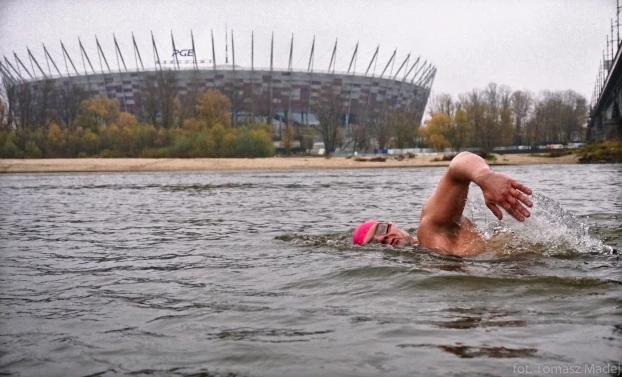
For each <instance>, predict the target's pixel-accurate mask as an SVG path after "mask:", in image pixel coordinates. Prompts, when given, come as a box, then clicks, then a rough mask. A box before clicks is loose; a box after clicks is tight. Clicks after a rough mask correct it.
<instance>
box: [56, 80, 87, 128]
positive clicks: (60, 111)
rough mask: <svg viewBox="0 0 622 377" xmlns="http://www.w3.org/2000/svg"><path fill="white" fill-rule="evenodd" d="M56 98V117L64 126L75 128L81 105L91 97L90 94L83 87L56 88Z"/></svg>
mask: <svg viewBox="0 0 622 377" xmlns="http://www.w3.org/2000/svg"><path fill="white" fill-rule="evenodd" d="M54 97H55V98H56V103H55V105H56V115H57V117H58V121H59V123H60V124H64V125H65V127H67V128H69V129H71V128H73V123H74V121H75V120H76V118H77V117H78V111H79V110H80V104H81V103H82V101H84V100H86V99H87V98H88V97H89V93H87V92H86V91H85V90H84V89H83V88H82V87H81V86H78V85H73V86H70V87H58V88H56V91H55V95H54Z"/></svg>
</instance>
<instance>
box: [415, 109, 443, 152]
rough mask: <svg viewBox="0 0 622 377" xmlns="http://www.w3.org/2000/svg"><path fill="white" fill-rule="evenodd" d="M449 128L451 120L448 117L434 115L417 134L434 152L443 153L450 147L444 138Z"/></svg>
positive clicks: (438, 114) (439, 114)
mask: <svg viewBox="0 0 622 377" xmlns="http://www.w3.org/2000/svg"><path fill="white" fill-rule="evenodd" d="M450 127H451V118H450V117H449V115H447V114H441V113H436V114H434V115H433V116H432V118H431V119H430V120H429V121H428V122H427V123H426V125H425V127H421V128H420V129H419V134H420V135H421V136H422V137H423V138H424V139H425V140H426V143H427V144H428V145H429V146H430V147H432V148H433V149H434V150H437V151H443V150H444V149H445V148H448V147H449V146H450V145H451V144H450V143H449V141H448V140H447V138H446V135H447V133H448V132H449V129H450Z"/></svg>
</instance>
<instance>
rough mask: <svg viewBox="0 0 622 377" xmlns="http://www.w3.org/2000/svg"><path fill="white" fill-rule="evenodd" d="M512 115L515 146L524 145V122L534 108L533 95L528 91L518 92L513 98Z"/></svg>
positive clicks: (513, 94)
mask: <svg viewBox="0 0 622 377" xmlns="http://www.w3.org/2000/svg"><path fill="white" fill-rule="evenodd" d="M511 106H512V113H513V114H514V122H515V123H514V124H515V128H514V144H515V145H521V144H523V135H524V132H525V130H524V129H523V128H524V126H525V125H524V122H525V120H526V118H527V115H528V114H529V112H530V111H531V109H532V107H533V95H532V94H531V93H530V92H528V91H521V90H517V91H515V92H514V93H512V97H511Z"/></svg>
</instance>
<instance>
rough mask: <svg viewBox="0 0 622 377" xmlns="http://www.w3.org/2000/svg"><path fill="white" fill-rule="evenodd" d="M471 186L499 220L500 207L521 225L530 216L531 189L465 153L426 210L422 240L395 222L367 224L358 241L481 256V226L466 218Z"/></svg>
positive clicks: (357, 232)
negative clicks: (481, 195)
mask: <svg viewBox="0 0 622 377" xmlns="http://www.w3.org/2000/svg"><path fill="white" fill-rule="evenodd" d="M471 182H473V183H475V184H476V185H478V186H479V187H480V188H481V189H482V192H483V194H484V202H485V203H486V206H487V207H488V209H490V210H491V211H492V213H493V214H494V215H495V216H496V217H497V218H498V219H499V220H501V219H502V218H503V213H502V212H501V210H500V209H499V206H500V207H502V208H503V209H505V210H506V211H507V212H508V213H509V214H510V215H511V216H512V217H514V218H515V219H516V220H518V221H520V222H523V221H525V218H527V217H529V216H530V213H529V210H527V208H526V207H531V206H532V205H533V203H532V202H531V201H530V200H529V198H527V196H526V195H531V189H529V188H528V187H527V186H525V185H522V184H520V183H518V182H517V181H515V180H513V179H512V178H510V177H508V176H506V175H504V174H501V173H496V172H494V171H492V169H490V167H489V166H488V164H487V163H486V161H484V159H482V158H481V157H479V156H477V155H475V154H473V153H469V152H461V153H459V154H458V155H457V156H456V157H454V159H453V160H452V161H451V163H450V164H449V168H448V169H447V171H446V172H445V174H443V176H442V177H441V180H440V182H439V184H438V187H437V188H436V190H435V191H434V193H433V194H432V196H430V197H429V198H428V200H427V201H426V203H425V204H424V205H423V209H422V210H421V222H420V225H419V228H418V229H417V235H416V237H412V236H411V235H409V234H408V233H407V232H406V231H404V230H403V229H400V228H398V227H396V226H394V225H393V224H392V223H390V222H387V223H384V222H378V221H367V222H365V223H363V224H361V225H359V226H358V227H357V228H356V229H355V230H354V234H353V236H352V241H353V242H354V243H355V244H357V245H365V244H370V243H379V244H388V245H392V246H409V245H410V246H412V245H421V246H423V247H426V248H428V249H431V250H433V251H435V252H437V253H439V254H445V255H455V256H472V255H477V254H480V253H482V252H484V251H485V249H486V243H487V241H486V240H485V239H484V238H483V236H482V234H481V233H480V231H479V230H478V229H477V227H476V226H475V224H473V222H472V221H471V220H469V219H468V218H466V217H465V216H463V214H462V212H463V211H464V206H465V205H466V201H467V195H468V193H469V185H470V184H471Z"/></svg>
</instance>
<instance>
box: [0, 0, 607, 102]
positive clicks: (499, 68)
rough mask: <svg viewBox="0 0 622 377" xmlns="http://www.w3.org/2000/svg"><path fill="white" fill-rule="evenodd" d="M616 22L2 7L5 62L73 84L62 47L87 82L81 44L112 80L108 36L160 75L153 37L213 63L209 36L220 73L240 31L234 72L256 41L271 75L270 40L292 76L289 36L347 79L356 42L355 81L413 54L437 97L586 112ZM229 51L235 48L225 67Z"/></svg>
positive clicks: (594, 7)
mask: <svg viewBox="0 0 622 377" xmlns="http://www.w3.org/2000/svg"><path fill="white" fill-rule="evenodd" d="M615 16H616V1H615V0H520V1H519V0H393V1H392V0H376V1H367V0H341V1H339V0H330V1H329V0H307V1H298V0H289V1H287V0H263V1H259V0H257V1H252V0H218V1H216V0H204V1H199V0H193V1H168V0H80V1H75V0H0V54H1V55H3V56H6V57H7V58H9V60H10V61H11V62H14V58H13V51H15V52H16V53H17V55H18V56H19V57H20V58H21V59H22V61H24V63H25V64H26V65H27V67H30V65H29V62H28V61H27V60H28V54H27V50H26V48H27V47H29V48H30V49H31V50H32V52H33V55H34V56H35V57H36V58H37V60H38V61H39V63H40V64H42V65H43V66H44V68H45V69H46V70H47V67H46V66H45V57H44V54H43V48H42V47H41V44H42V43H44V44H45V45H46V47H47V48H48V50H49V52H50V54H51V55H52V57H53V58H54V59H55V61H56V64H57V65H59V68H60V69H61V72H63V73H65V72H64V62H63V55H62V53H61V51H62V50H61V47H60V43H59V41H60V40H61V39H62V41H63V42H64V44H65V47H66V48H67V49H68V51H69V53H70V54H71V56H72V59H73V61H74V63H76V65H77V66H78V67H79V69H80V70H82V60H81V57H80V56H81V55H80V49H79V45H78V38H80V39H81V40H82V43H83V44H84V47H85V49H86V50H87V53H88V54H89V57H90V59H91V62H92V63H93V65H94V66H95V67H96V70H99V60H98V55H97V49H96V44H95V35H97V37H98V38H99V41H100V44H101V45H102V48H103V50H104V52H105V54H106V57H107V60H108V62H109V63H110V65H111V68H115V69H116V64H117V63H116V57H115V49H114V42H113V39H112V33H113V32H114V34H115V35H116V37H117V40H118V42H119V44H120V48H121V50H122V53H123V55H124V57H125V60H126V63H127V64H128V65H131V66H134V54H133V50H132V40H131V33H132V32H134V35H135V36H136V39H137V43H138V44H139V47H140V50H141V54H142V58H143V60H144V61H145V65H149V66H153V57H152V49H151V40H150V32H151V31H153V34H154V36H155V38H156V42H157V45H158V50H159V52H160V55H161V59H164V57H165V56H169V57H170V56H171V54H172V47H171V41H170V33H171V31H172V32H173V35H174V37H175V43H176V47H177V48H178V49H182V48H190V47H191V43H190V30H192V31H193V34H194V39H195V48H196V51H197V52H196V53H197V57H198V58H199V59H206V60H207V59H211V37H210V31H212V30H213V33H214V38H215V49H216V61H217V63H218V64H220V63H224V59H225V30H229V33H230V31H231V30H233V33H234V43H235V52H236V65H242V66H250V55H251V31H254V34H255V63H254V64H255V66H256V67H268V66H269V59H270V35H271V33H272V32H274V40H275V41H274V44H275V45H274V51H275V63H274V64H275V66H276V67H280V68H287V64H288V58H289V46H290V40H291V37H292V34H293V36H294V57H293V62H294V67H295V68H298V69H306V68H307V65H308V62H309V52H310V50H311V42H312V40H313V37H314V36H315V38H316V48H315V59H314V67H315V69H317V70H326V69H328V64H329V60H330V56H331V52H332V49H333V46H334V43H335V39H337V38H338V52H337V66H336V69H337V70H338V71H339V70H341V71H345V70H347V68H348V64H349V62H350V59H351V57H352V53H353V51H354V48H355V45H356V43H357V42H359V44H360V45H359V54H358V59H357V62H356V71H357V72H359V73H360V72H364V71H365V69H366V68H367V66H368V64H369V62H370V60H371V58H372V56H373V53H374V51H375V49H376V47H377V46H378V45H380V53H379V56H380V59H379V61H378V64H377V67H376V74H379V73H380V72H381V71H382V69H383V68H384V65H385V64H386V63H387V62H388V60H389V58H390V56H391V54H392V53H393V51H394V50H395V49H397V59H396V60H397V63H396V64H395V66H394V68H393V69H394V70H397V68H398V66H399V64H401V62H402V61H404V59H405V58H406V56H407V55H408V53H412V55H411V56H412V57H413V58H414V57H416V56H419V55H420V56H421V57H422V60H424V59H427V60H428V61H431V62H432V63H433V64H434V65H435V66H436V67H437V68H438V73H437V75H436V80H435V82H434V86H433V91H434V92H435V93H439V92H446V93H450V94H452V95H454V96H457V95H458V94H459V93H463V92H466V91H469V90H471V89H473V88H483V87H484V86H485V85H486V84H488V83H489V82H496V83H498V84H505V85H509V86H510V87H511V88H512V89H527V90H531V91H533V92H536V93H537V92H539V91H541V90H545V89H548V90H564V89H573V90H575V91H577V92H579V93H580V94H582V95H584V96H585V97H586V98H587V100H588V101H590V99H591V97H592V92H593V88H594V83H595V80H596V76H597V73H598V66H599V64H600V61H601V60H602V52H603V50H604V49H605V47H606V43H607V40H606V36H607V35H608V33H610V19H612V18H614V19H615ZM230 37H231V36H230V35H229V38H230ZM231 48H232V46H231V43H230V42H229V46H228V49H229V59H231ZM3 60H4V59H3ZM230 61H231V60H230ZM412 61H413V60H411V62H412Z"/></svg>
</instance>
